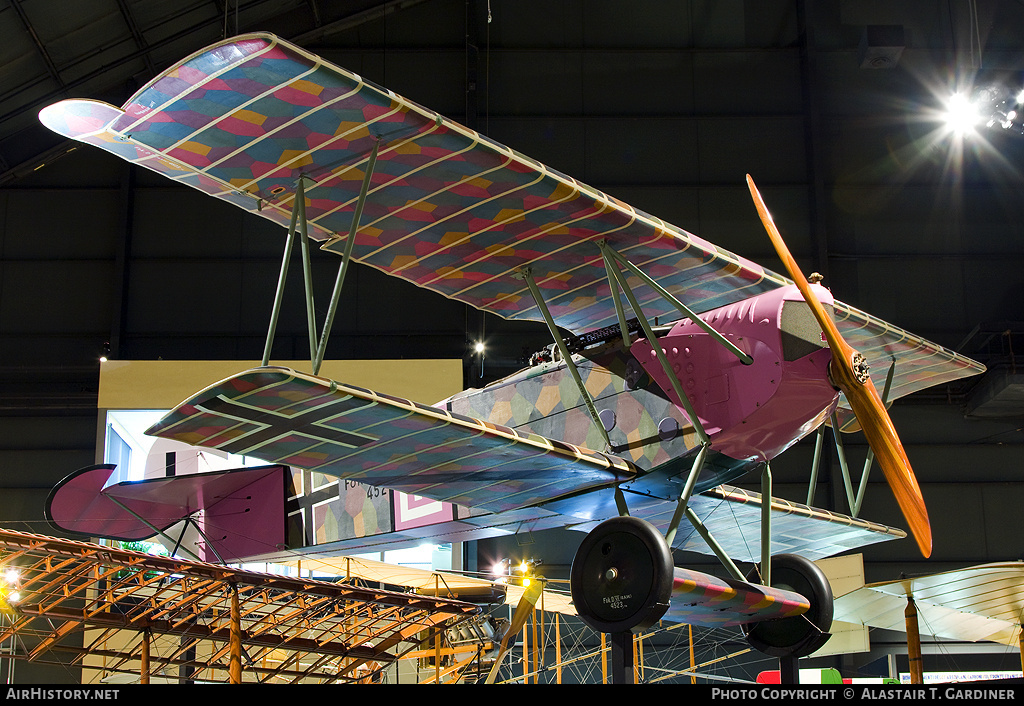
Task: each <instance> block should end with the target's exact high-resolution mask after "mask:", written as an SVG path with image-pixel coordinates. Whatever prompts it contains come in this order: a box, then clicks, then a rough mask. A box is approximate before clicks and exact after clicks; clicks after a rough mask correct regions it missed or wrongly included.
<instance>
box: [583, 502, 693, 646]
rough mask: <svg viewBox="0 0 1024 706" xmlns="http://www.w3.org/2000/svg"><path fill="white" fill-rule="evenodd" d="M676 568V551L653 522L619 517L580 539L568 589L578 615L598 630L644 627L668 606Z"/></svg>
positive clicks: (605, 631) (620, 630)
mask: <svg viewBox="0 0 1024 706" xmlns="http://www.w3.org/2000/svg"><path fill="white" fill-rule="evenodd" d="M674 573H675V566H674V565H673V563H672V553H671V552H670V551H669V548H668V545H667V544H666V543H665V538H664V537H662V536H661V533H660V532H658V530H656V529H655V528H654V526H653V525H651V524H650V523H648V522H645V521H644V520H641V519H638V518H635V517H614V518H612V519H610V520H605V521H604V522H602V523H601V524H599V525H598V526H597V527H595V528H594V529H593V530H592V531H591V532H590V534H588V535H587V536H586V537H585V538H584V540H583V543H582V544H580V548H579V549H578V550H577V552H576V556H575V557H574V558H573V560H572V569H571V571H570V573H569V589H570V591H571V593H572V600H573V604H574V605H575V606H576V612H577V614H578V615H579V616H580V618H581V619H582V620H583V622H584V623H586V624H587V625H588V626H589V627H591V628H593V629H594V630H597V631H599V632H604V633H617V632H626V631H630V630H642V629H644V628H647V627H650V626H651V625H653V624H654V623H656V622H658V620H659V619H661V616H663V615H664V614H665V611H666V610H668V604H669V599H670V598H671V597H672V579H673V575H674Z"/></svg>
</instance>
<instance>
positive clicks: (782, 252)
mask: <svg viewBox="0 0 1024 706" xmlns="http://www.w3.org/2000/svg"><path fill="white" fill-rule="evenodd" d="M747 187H748V188H749V189H750V195H751V196H752V197H753V199H754V206H755V207H756V208H757V213H758V215H759V216H760V217H761V222H762V223H763V224H764V227H765V230H767V231H768V237H769V238H771V241H772V245H774V246H775V251H776V252H777V253H778V255H779V259H781V260H782V264H783V265H784V266H785V267H786V270H787V271H788V272H789V276H790V278H791V279H792V280H793V281H794V282H795V283H796V286H797V288H798V289H799V290H800V294H802V295H803V298H804V300H805V301H806V302H807V305H808V306H809V307H810V308H811V312H812V313H813V314H814V318H815V319H816V320H817V322H818V324H819V325H820V326H821V330H822V333H824V334H825V340H826V341H828V345H829V348H831V349H832V365H831V372H832V382H833V383H835V385H836V386H837V387H839V389H840V390H842V392H843V393H844V394H845V395H846V399H847V401H848V402H849V403H850V407H851V408H852V409H853V413H854V414H855V415H856V417H857V420H858V421H859V422H860V425H861V427H862V429H863V430H864V435H865V436H866V437H867V440H868V445H869V446H870V447H871V450H872V451H873V452H874V454H875V458H877V459H878V465H879V466H880V467H881V468H882V473H883V474H884V475H885V479H886V481H888V483H889V487H890V488H892V492H893V495H894V496H895V497H896V502H897V503H898V504H899V506H900V510H902V511H903V516H904V517H905V518H906V520H907V523H908V524H909V525H910V531H911V533H912V534H913V535H914V539H915V540H916V541H917V546H918V548H919V549H920V550H921V554H922V555H924V556H925V557H929V556H931V553H932V529H931V523H930V522H929V520H928V510H927V509H926V508H925V505H924V498H923V497H922V495H921V488H920V487H919V486H918V484H917V479H916V478H915V477H914V471H913V469H912V468H911V467H910V461H909V460H908V459H907V454H906V451H904V450H903V444H901V443H900V439H899V436H897V434H896V429H895V427H894V426H893V424H892V420H891V419H890V418H889V413H888V412H887V411H886V409H885V405H884V404H883V403H882V400H881V398H880V397H879V395H878V390H877V389H875V386H874V384H873V383H872V382H871V378H870V377H868V374H867V366H866V365H865V364H864V358H863V356H861V355H860V354H859V353H858V352H857V351H855V350H854V349H853V347H852V346H850V344H848V343H847V342H846V340H845V339H844V338H843V336H842V334H841V333H840V332H839V328H838V327H837V326H836V324H835V322H834V321H833V320H832V317H830V316H829V315H828V312H827V311H825V307H824V306H822V304H821V302H820V301H818V298H817V297H816V296H815V295H814V292H813V290H811V286H810V284H808V282H807V278H806V277H804V275H803V273H802V272H801V271H800V267H799V265H797V264H796V260H795V259H794V258H793V256H792V254H790V252H789V248H788V247H787V246H786V243H785V241H784V240H783V239H782V235H781V234H780V233H779V230H778V228H776V227H775V222H774V221H773V220H772V216H771V214H770V213H769V212H768V208H767V206H765V203H764V200H763V199H762V198H761V194H760V193H759V192H758V190H757V187H756V186H755V185H754V180H753V179H752V178H751V177H750V175H749V174H748V175H747Z"/></svg>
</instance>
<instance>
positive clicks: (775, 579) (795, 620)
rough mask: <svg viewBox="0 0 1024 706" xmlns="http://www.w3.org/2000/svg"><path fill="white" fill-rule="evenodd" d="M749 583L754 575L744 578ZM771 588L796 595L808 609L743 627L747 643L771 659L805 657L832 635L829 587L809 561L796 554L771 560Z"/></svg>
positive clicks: (819, 571)
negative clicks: (791, 615) (808, 602)
mask: <svg viewBox="0 0 1024 706" xmlns="http://www.w3.org/2000/svg"><path fill="white" fill-rule="evenodd" d="M747 579H748V580H749V581H757V580H758V579H757V576H756V575H753V572H752V575H748V577H747ZM772 587H773V588H781V589H784V590H787V591H793V592H795V593H799V594H800V595H801V596H803V597H804V598H807V599H808V600H809V601H810V603H811V607H810V609H809V610H808V611H807V612H806V613H804V614H803V615H797V616H793V617H792V618H781V619H779V620H766V621H764V622H760V623H751V624H750V625H745V626H743V632H744V633H745V635H746V637H747V642H749V643H750V646H751V647H753V648H754V649H756V650H760V651H761V652H764V653H765V654H767V655H771V656H772V657H806V656H807V655H809V654H811V653H812V652H814V651H816V650H818V649H819V648H821V647H822V645H824V644H825V643H826V642H828V639H829V638H830V637H831V636H832V635H831V634H830V633H829V630H830V629H831V628H832V608H833V606H832V587H831V586H830V585H829V583H828V579H827V578H825V574H823V573H822V571H821V569H819V568H818V567H817V566H816V565H815V563H814V562H813V561H810V560H809V559H806V558H804V557H802V556H797V555H796V554H778V555H776V556H773V557H772Z"/></svg>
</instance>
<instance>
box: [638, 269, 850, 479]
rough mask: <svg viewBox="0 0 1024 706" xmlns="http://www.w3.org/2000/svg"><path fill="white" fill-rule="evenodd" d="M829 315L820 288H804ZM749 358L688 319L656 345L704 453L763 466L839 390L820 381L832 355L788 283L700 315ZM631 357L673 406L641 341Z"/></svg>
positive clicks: (814, 421) (822, 414)
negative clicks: (699, 430)
mask: <svg viewBox="0 0 1024 706" xmlns="http://www.w3.org/2000/svg"><path fill="white" fill-rule="evenodd" d="M812 286H813V287H814V290H815V292H816V293H817V294H818V298H819V300H820V301H821V302H822V304H823V305H824V306H825V307H826V308H827V309H831V306H832V303H833V299H832V295H831V294H830V293H829V291H828V290H827V289H825V288H824V287H821V286H820V285H812ZM700 318H701V319H703V320H704V321H705V322H707V323H708V324H710V325H711V326H712V327H713V328H714V329H715V330H716V331H718V332H719V333H720V334H722V335H723V336H724V337H725V338H726V339H728V340H729V341H731V342H732V343H734V344H735V345H736V346H737V347H738V348H740V349H741V350H742V351H744V352H745V353H747V354H749V355H750V356H751V357H752V358H753V363H752V364H750V365H744V364H743V363H742V362H741V361H740V360H739V359H738V358H737V357H736V356H735V355H734V354H733V353H732V352H730V351H729V350H727V349H726V348H725V347H724V346H723V345H721V343H719V342H718V341H716V340H715V339H714V338H712V337H711V336H710V335H709V334H708V333H706V332H705V331H704V330H703V329H701V328H700V327H699V326H697V325H696V324H695V323H693V322H692V321H691V320H689V319H684V320H683V321H680V322H679V323H677V324H676V325H675V326H673V327H672V329H671V330H670V331H669V333H668V334H666V335H665V336H662V337H661V338H659V339H658V341H659V343H660V345H661V348H662V350H663V351H664V353H665V357H666V358H667V359H668V362H669V365H670V366H671V368H672V370H673V372H674V374H675V375H676V377H677V378H678V380H679V382H680V384H681V385H682V389H683V392H684V393H685V394H686V397H687V398H688V400H689V401H690V404H691V405H692V407H693V410H694V412H695V414H696V416H697V418H698V419H699V420H700V422H701V424H702V425H703V427H704V430H705V432H706V433H707V435H708V438H709V440H710V442H711V447H712V448H713V449H715V450H716V451H719V452H721V453H723V454H725V455H727V456H730V457H732V458H735V459H741V460H756V461H769V460H771V459H773V458H775V456H777V455H779V454H780V453H782V452H783V451H785V450H786V449H788V448H789V447H790V446H792V445H793V444H795V443H796V442H797V441H799V440H800V439H801V438H803V437H804V436H806V435H807V434H808V433H810V432H811V431H813V430H814V429H816V428H817V427H818V426H820V425H821V423H822V422H824V421H825V420H826V419H827V418H828V416H829V415H830V414H831V413H832V411H833V410H834V409H835V407H836V404H837V402H838V400H839V392H838V391H837V390H836V389H835V388H834V387H833V386H832V383H831V382H830V381H829V378H828V365H829V362H830V361H831V360H832V352H831V350H830V349H829V348H828V347H827V344H826V343H825V341H824V338H823V336H822V334H821V328H820V326H818V324H817V323H816V322H815V321H814V319H813V316H812V314H811V311H810V308H809V307H808V306H807V304H806V303H805V302H804V300H803V298H802V297H801V295H800V292H799V290H797V288H796V286H795V285H791V286H788V287H783V288H781V289H777V290H774V291H771V292H767V293H765V294H761V295H760V296H757V297H752V298H750V299H746V300H744V301H741V302H738V303H736V304H731V305H729V306H724V307H721V308H719V309H714V310H712V311H709V312H706V313H704V314H702V315H701V316H700ZM631 352H632V353H633V355H634V356H636V358H637V360H638V361H639V362H640V364H641V365H642V366H643V367H644V369H645V370H646V371H647V373H648V374H649V375H650V376H651V377H652V378H653V379H654V380H655V382H656V383H657V384H658V385H659V387H661V389H662V390H663V391H664V392H665V393H666V394H668V396H669V398H670V399H671V400H672V401H673V402H674V403H675V404H676V405H679V406H680V409H682V408H683V406H682V405H681V404H680V401H679V399H678V397H677V396H676V394H675V392H674V391H673V389H672V385H671V383H670V382H669V380H668V378H667V376H666V373H665V371H664V369H663V368H662V366H661V365H660V364H659V362H658V360H657V357H656V354H655V353H654V351H653V350H652V348H651V345H650V343H649V342H648V341H646V340H639V341H637V342H636V343H634V344H633V347H632V349H631Z"/></svg>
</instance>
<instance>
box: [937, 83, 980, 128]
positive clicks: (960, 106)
mask: <svg viewBox="0 0 1024 706" xmlns="http://www.w3.org/2000/svg"><path fill="white" fill-rule="evenodd" d="M945 120H946V127H948V128H949V130H950V132H953V133H955V134H957V135H961V136H966V135H969V134H971V133H972V132H974V128H975V127H976V126H977V125H978V123H979V122H981V115H980V114H979V112H978V107H977V106H976V105H975V104H974V103H972V102H971V101H970V100H969V99H968V98H967V96H965V95H964V94H962V93H954V94H953V95H952V96H950V98H949V100H948V101H947V102H946V113H945Z"/></svg>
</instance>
